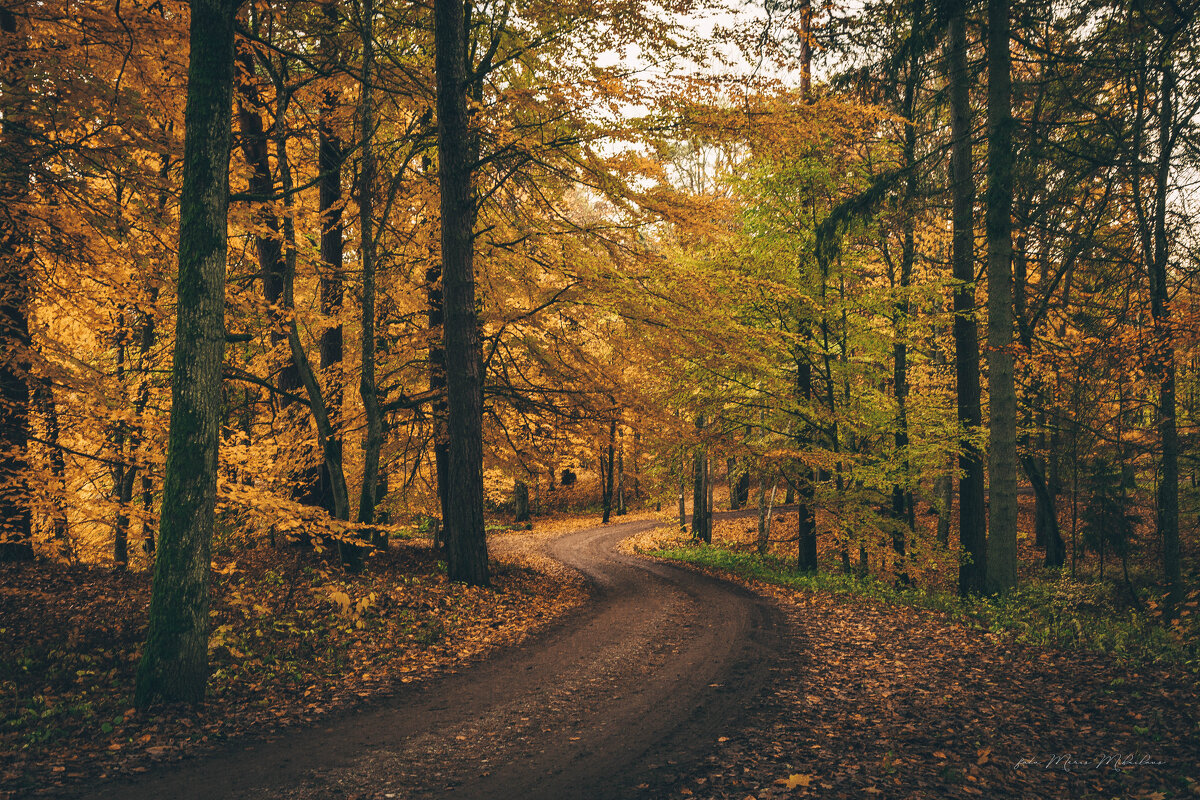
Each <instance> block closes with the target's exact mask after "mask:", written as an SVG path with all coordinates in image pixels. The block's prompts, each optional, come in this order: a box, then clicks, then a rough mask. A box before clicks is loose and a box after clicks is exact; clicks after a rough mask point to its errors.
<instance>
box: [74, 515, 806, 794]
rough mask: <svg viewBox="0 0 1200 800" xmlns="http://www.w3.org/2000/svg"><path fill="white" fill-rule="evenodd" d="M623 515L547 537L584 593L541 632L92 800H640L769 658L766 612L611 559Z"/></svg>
mask: <svg viewBox="0 0 1200 800" xmlns="http://www.w3.org/2000/svg"><path fill="white" fill-rule="evenodd" d="M651 524H653V523H650V522H632V523H626V524H622V525H611V526H606V527H603V528H590V529H587V530H583V531H578V532H576V533H572V534H568V535H567V536H564V537H562V538H559V539H555V540H552V541H550V542H549V543H548V544H547V545H546V552H547V553H548V554H549V555H551V556H552V557H554V558H556V559H558V560H560V561H562V562H563V563H565V564H567V565H568V566H570V567H573V568H575V569H577V570H579V571H580V572H581V573H583V574H584V575H585V576H586V578H587V579H588V581H589V582H590V583H591V585H592V588H593V600H592V601H591V602H589V603H587V604H586V605H585V606H584V607H583V608H582V609H580V610H579V611H578V612H576V613H574V614H573V615H572V616H570V617H569V618H568V619H567V620H566V621H564V622H563V623H561V624H559V625H557V626H556V627H554V628H552V629H550V630H549V631H547V632H546V633H544V634H542V635H541V636H539V637H538V638H536V639H534V640H532V641H530V642H527V643H526V644H524V645H522V646H521V647H518V648H511V649H508V650H505V651H501V652H500V653H498V654H496V655H495V656H494V657H493V658H491V659H490V660H488V661H486V662H483V663H480V664H478V665H475V666H472V667H470V668H468V669H466V670H464V671H462V672H461V673H458V674H452V675H447V676H444V677H442V678H439V679H437V680H433V681H430V682H428V683H426V684H423V685H420V686H415V687H406V688H405V689H404V690H403V691H402V692H401V693H399V694H397V695H396V696H395V697H393V698H390V699H388V700H387V701H386V702H385V703H384V704H382V705H380V706H377V707H374V708H369V709H366V710H360V711H357V712H353V713H348V714H346V715H345V716H342V717H340V718H337V719H333V720H325V721H324V723H323V724H321V725H319V726H317V727H314V728H311V729H308V730H304V731H296V732H291V733H289V734H286V735H284V736H280V737H277V738H274V739H272V740H268V741H259V742H245V741H242V742H239V743H237V744H236V745H234V746H231V747H230V749H228V750H225V751H219V752H216V753H208V754H205V755H202V756H200V757H198V758H196V759H193V760H191V761H185V762H182V763H180V764H177V765H172V766H163V767H162V768H161V769H159V770H158V771H154V772H151V773H148V774H146V775H143V776H141V777H139V778H138V779H137V780H134V781H125V782H120V783H109V784H105V785H103V786H97V787H94V794H92V795H85V796H88V797H95V798H101V797H104V798H115V797H119V798H123V800H141V799H143V798H144V799H145V800H151V798H153V800H202V799H203V800H218V799H220V800H232V799H233V798H288V799H289V800H299V799H306V798H313V799H314V800H315V798H342V799H343V800H348V799H349V798H356V799H358V798H362V799H364V800H365V799H366V798H370V799H371V800H375V798H427V797H453V798H456V800H485V798H486V800H504V798H519V799H520V800H537V799H538V798H546V799H547V800H550V799H551V798H553V799H554V800H559V799H564V798H581V799H582V798H614V799H615V798H621V800H624V798H637V797H644V798H653V797H658V796H661V795H662V794H664V793H665V792H666V791H667V789H668V787H670V786H671V785H672V784H673V783H674V782H675V781H676V780H677V779H678V778H679V776H680V775H682V774H685V773H686V772H687V771H688V770H689V768H690V766H691V765H693V764H695V763H696V761H697V760H698V759H701V758H703V757H704V756H705V755H706V754H708V753H710V752H711V751H712V749H713V748H714V747H715V746H716V744H717V741H718V739H719V738H720V737H723V736H724V735H726V734H727V733H731V732H732V731H733V729H734V727H735V725H736V722H737V719H738V717H739V715H740V714H741V712H742V710H743V709H745V708H747V706H749V705H752V704H753V701H754V699H755V698H756V696H757V695H758V694H759V693H760V692H761V691H762V689H763V687H764V685H765V683H766V681H767V679H768V677H769V676H770V675H771V673H772V670H773V667H774V666H775V664H776V660H777V656H776V655H775V654H776V653H777V652H778V651H779V648H778V646H777V645H778V640H779V637H780V635H781V631H782V625H783V623H782V621H781V620H782V618H781V616H780V614H779V612H778V611H777V610H776V609H775V608H774V607H773V606H772V605H770V604H769V603H768V602H767V601H765V600H763V599H761V598H759V597H757V596H756V595H753V594H751V593H749V592H747V591H745V590H743V589H741V588H739V587H737V586H734V585H732V584H729V583H725V582H722V581H719V580H716V579H713V578H709V577H706V576H704V575H699V574H697V573H695V572H691V571H688V570H685V569H681V568H676V567H673V566H670V565H666V564H657V563H652V562H648V561H644V560H640V559H637V558H633V557H630V556H626V555H623V554H621V553H618V552H617V551H616V545H617V543H618V542H619V541H620V540H621V539H623V538H624V537H626V536H629V535H630V534H633V533H636V532H638V531H640V530H643V529H645V528H647V527H649V526H650V525H651Z"/></svg>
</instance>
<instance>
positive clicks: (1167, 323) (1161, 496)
mask: <svg viewBox="0 0 1200 800" xmlns="http://www.w3.org/2000/svg"><path fill="white" fill-rule="evenodd" d="M1172 43H1173V42H1172V38H1171V37H1168V39H1167V41H1166V42H1165V43H1164V45H1163V52H1164V56H1163V63H1162V66H1161V71H1162V81H1161V83H1160V88H1159V115H1158V164H1157V169H1156V173H1157V174H1156V175H1155V193H1154V194H1155V197H1154V255H1153V259H1152V260H1151V262H1150V264H1149V267H1150V269H1149V273H1150V276H1149V277H1150V313H1151V316H1152V317H1153V319H1154V344H1155V347H1156V350H1157V353H1156V355H1157V362H1158V364H1159V365H1160V366H1159V370H1160V372H1159V376H1158V378H1159V385H1158V386H1159V388H1158V436H1159V443H1160V446H1161V447H1162V460H1161V462H1160V465H1159V467H1160V470H1161V477H1160V478H1159V483H1158V498H1157V500H1158V503H1157V506H1158V508H1157V512H1158V513H1157V515H1156V522H1157V527H1158V535H1159V537H1160V538H1161V539H1162V544H1163V573H1164V576H1165V577H1166V580H1167V591H1168V594H1167V606H1168V611H1169V613H1172V614H1173V613H1175V612H1177V611H1178V607H1179V604H1180V603H1181V602H1183V573H1182V565H1181V563H1180V547H1179V433H1178V430H1177V427H1176V421H1175V415H1176V399H1175V370H1176V367H1175V335H1174V330H1173V322H1172V320H1171V305H1170V288H1169V287H1168V286H1167V262H1168V261H1169V259H1170V242H1169V241H1168V238H1167V188H1168V186H1167V184H1168V181H1169V180H1170V176H1171V156H1172V144H1173V137H1172V127H1173V125H1174V122H1175V104H1174V96H1175V80H1176V79H1175V66H1174V64H1173V63H1172V60H1171V58H1172V57H1171V46H1172Z"/></svg>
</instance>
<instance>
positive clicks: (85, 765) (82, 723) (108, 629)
mask: <svg viewBox="0 0 1200 800" xmlns="http://www.w3.org/2000/svg"><path fill="white" fill-rule="evenodd" d="M566 530H567V528H566V527H565V526H554V527H553V528H551V529H550V530H547V531H543V530H541V525H540V524H539V530H538V532H537V533H536V534H507V535H503V536H500V537H495V538H496V541H495V546H494V548H493V549H494V552H495V554H496V560H495V561H494V565H493V586H492V587H491V588H489V589H479V588H473V587H465V586H461V585H457V584H451V583H449V582H447V581H446V579H445V576H444V574H442V572H441V571H440V570H439V569H438V568H437V562H436V558H435V556H434V554H433V553H431V552H430V551H429V549H428V547H427V546H426V545H424V544H423V543H422V544H415V543H406V542H400V543H396V544H393V547H392V548H391V550H390V552H389V553H388V554H387V555H386V556H383V557H380V558H376V559H373V561H372V564H371V569H370V571H369V572H368V573H367V574H366V575H363V576H357V577H352V578H342V577H341V576H340V575H336V574H334V575H330V573H329V572H328V571H327V570H321V569H315V568H314V564H315V565H316V567H320V564H319V563H318V562H313V561H312V560H311V559H310V558H308V557H300V556H297V555H296V554H295V553H294V552H291V551H286V550H285V551H276V550H273V549H269V548H259V549H258V550H256V551H249V552H240V553H238V560H237V562H236V563H225V564H220V565H218V569H217V570H216V571H215V573H214V578H215V583H214V590H213V607H214V617H213V628H214V636H213V646H212V648H211V649H212V652H211V653H210V660H211V664H212V669H213V674H212V677H211V678H210V684H209V685H210V700H209V702H208V703H207V704H206V705H205V706H204V707H203V708H202V709H187V708H181V709H159V710H157V711H153V712H150V713H148V714H140V713H136V712H134V711H133V710H132V709H131V708H130V707H129V706H130V700H129V698H130V695H131V693H132V687H133V675H134V671H135V669H136V666H137V660H138V657H139V655H140V653H139V650H140V646H141V642H142V640H143V638H144V635H145V621H146V609H147V607H148V601H149V585H148V576H146V575H144V574H132V575H114V574H112V573H110V572H108V571H106V570H98V569H82V568H64V567H63V566H61V565H54V564H39V565H32V566H26V567H22V568H4V575H3V580H2V583H3V586H4V587H5V588H4V589H3V592H2V593H0V704H2V705H0V714H2V719H3V723H4V724H3V728H2V729H0V749H2V751H3V755H0V798H4V800H8V798H13V797H17V796H26V795H28V794H32V793H40V792H45V791H50V790H53V789H54V788H55V787H58V786H62V785H67V784H73V783H78V782H80V781H83V780H86V779H90V778H96V777H100V776H103V775H113V774H118V773H122V772H140V771H144V770H146V769H147V768H148V766H147V765H148V764H149V763H150V762H152V761H155V760H161V759H169V758H173V757H178V756H180V755H182V754H183V753H184V752H195V751H197V750H200V749H203V748H205V747H207V746H211V745H213V744H216V743H219V742H221V741H223V740H225V739H229V738H232V737H237V736H239V735H242V734H244V733H247V732H253V733H254V734H256V735H261V734H267V733H270V732H271V731H273V730H278V729H281V728H285V727H288V726H291V725H295V724H302V723H306V722H311V721H313V720H314V719H317V718H319V717H321V716H322V715H325V714H328V713H330V712H331V711H334V710H341V709H345V708H348V707H350V706H353V705H357V704H361V703H364V702H368V701H370V700H373V699H377V698H380V697H383V696H386V695H387V694H388V693H389V692H390V691H392V690H393V689H394V688H395V687H396V686H397V685H398V684H403V683H409V682H412V681H416V680H421V679H422V678H425V677H427V676H429V675H432V674H435V673H438V672H442V671H446V670H454V669H457V668H459V667H461V666H462V665H464V664H465V663H467V662H469V661H471V660H474V659H477V658H479V657H481V656H483V655H484V654H486V653H488V652H490V651H492V650H494V649H495V648H497V647H501V646H505V645H511V644H514V643H517V642H519V641H521V640H522V639H523V638H525V637H526V636H528V635H529V634H530V633H531V632H533V631H535V630H537V629H539V628H541V627H543V626H545V625H546V624H548V623H549V622H551V621H553V620H554V619H556V618H558V617H560V616H561V615H562V614H563V613H564V612H566V611H567V610H568V609H570V608H572V607H574V606H576V605H578V604H579V603H581V602H582V601H583V599H584V597H585V590H584V589H583V586H582V584H581V583H580V581H579V580H578V578H577V576H575V575H574V574H573V573H570V572H569V571H566V570H559V569H554V568H552V566H551V565H552V564H553V562H551V561H549V559H545V558H544V557H540V556H539V555H538V554H537V552H536V545H537V543H538V542H539V541H541V540H544V539H545V538H548V537H550V536H553V535H559V534H561V533H562V532H565V531H566ZM323 572H324V574H322V573H323ZM343 597H344V598H346V599H348V600H349V601H350V602H349V604H348V605H347V604H345V603H343V602H342V599H343ZM360 606H361V607H360Z"/></svg>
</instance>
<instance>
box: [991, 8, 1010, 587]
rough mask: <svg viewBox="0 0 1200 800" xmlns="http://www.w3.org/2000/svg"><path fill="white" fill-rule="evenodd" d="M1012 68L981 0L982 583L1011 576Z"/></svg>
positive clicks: (1005, 581)
mask: <svg viewBox="0 0 1200 800" xmlns="http://www.w3.org/2000/svg"><path fill="white" fill-rule="evenodd" d="M1011 94H1012V74H1011V69H1010V58H1009V4H1008V0H989V1H988V120H987V136H988V161H987V171H988V187H987V199H986V205H987V221H986V229H987V231H986V232H987V245H988V395H989V398H990V399H989V415H988V419H989V424H990V429H989V437H988V479H989V482H990V492H989V498H988V537H987V558H986V562H987V589H988V591H989V592H993V593H1001V592H1006V591H1008V590H1009V589H1011V588H1012V587H1014V586H1016V583H1017V394H1016V386H1015V383H1014V376H1013V286H1012V214H1011V211H1012V161H1013V152H1012V125H1013V121H1012V108H1011Z"/></svg>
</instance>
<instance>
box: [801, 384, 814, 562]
mask: <svg viewBox="0 0 1200 800" xmlns="http://www.w3.org/2000/svg"><path fill="white" fill-rule="evenodd" d="M796 393H797V395H798V397H799V399H801V400H811V399H812V365H811V364H809V363H808V362H807V361H803V360H798V361H797V362H796ZM801 428H802V429H803V426H801ZM809 436H811V432H802V433H801V434H800V435H799V436H798V437H797V438H798V439H799V442H798V444H799V445H800V446H801V447H805V446H807V445H811V442H810V441H808V437H809ZM815 478H816V476H815V475H814V474H813V471H812V470H810V469H808V468H806V467H805V466H803V465H801V466H800V479H799V485H798V486H797V488H796V494H797V497H798V499H799V502H800V508H799V514H798V515H797V517H798V521H797V529H796V539H797V550H796V566H797V568H798V569H800V571H801V572H816V571H817V519H816V511H815V510H814V509H813V503H814V502H815V500H816V486H815Z"/></svg>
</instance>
